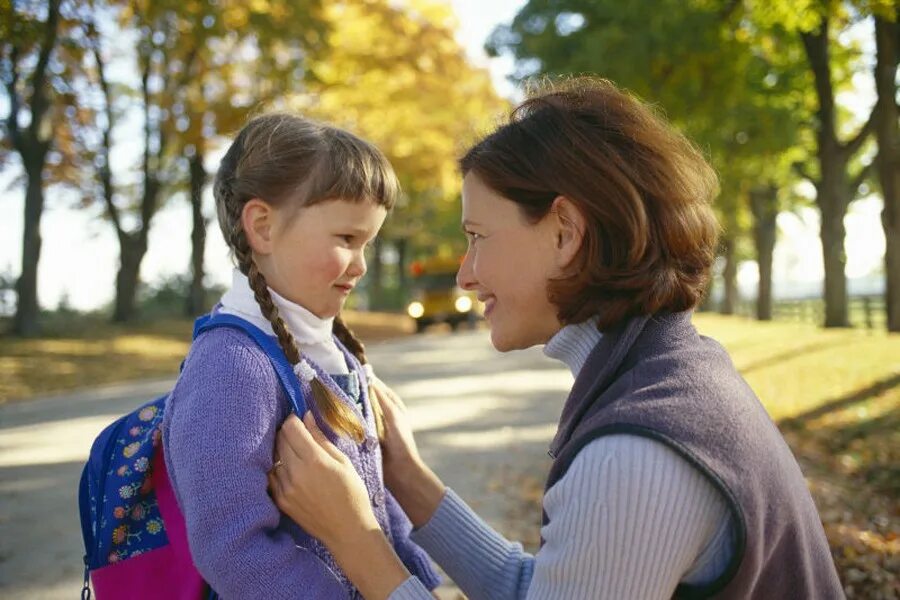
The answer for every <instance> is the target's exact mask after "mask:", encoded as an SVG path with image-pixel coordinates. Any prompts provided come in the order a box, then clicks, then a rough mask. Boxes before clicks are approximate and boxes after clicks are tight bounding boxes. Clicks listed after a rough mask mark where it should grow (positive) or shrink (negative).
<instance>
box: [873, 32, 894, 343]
mask: <svg viewBox="0 0 900 600" xmlns="http://www.w3.org/2000/svg"><path fill="white" fill-rule="evenodd" d="M898 38H900V24H898V23H891V22H890V21H886V20H884V19H881V18H876V19H875V48H876V63H875V89H876V90H877V92H878V100H877V103H876V106H875V110H876V111H877V115H878V117H877V121H876V124H875V135H876V137H877V139H878V156H877V157H876V159H875V164H876V165H877V167H878V180H879V182H880V184H881V192H882V195H883V197H884V209H883V210H882V212H881V223H882V225H883V227H884V238H885V242H886V247H885V252H884V272H885V307H886V309H887V328H888V331H894V332H898V331H900V126H898V124H897V121H898V118H900V114H898V112H900V111H898V110H897V103H896V101H895V96H896V93H897V84H896V82H895V76H896V73H897V65H898V61H900V48H898V46H900V41H898Z"/></svg>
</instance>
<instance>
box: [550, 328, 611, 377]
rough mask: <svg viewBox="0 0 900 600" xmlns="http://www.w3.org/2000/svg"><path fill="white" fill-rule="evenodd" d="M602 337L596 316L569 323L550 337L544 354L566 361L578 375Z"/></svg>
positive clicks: (575, 375)
mask: <svg viewBox="0 0 900 600" xmlns="http://www.w3.org/2000/svg"><path fill="white" fill-rule="evenodd" d="M601 337H603V334H602V333H600V331H599V330H598V329H597V319H596V317H594V318H591V319H588V320H587V321H583V322H581V323H573V324H569V325H566V326H565V327H563V328H562V329H560V330H559V331H557V332H556V334H555V335H554V336H553V337H552V338H550V341H549V342H547V344H546V345H545V346H544V354H545V355H546V356H549V357H550V358H555V359H556V360H559V361H562V362H563V363H565V364H566V366H567V367H569V369H570V370H571V371H572V375H573V376H574V377H578V373H579V372H580V371H581V368H582V367H583V366H584V362H585V361H586V360H587V357H588V355H589V354H590V353H591V350H593V349H594V346H596V345H597V342H599V341H600V338H601Z"/></svg>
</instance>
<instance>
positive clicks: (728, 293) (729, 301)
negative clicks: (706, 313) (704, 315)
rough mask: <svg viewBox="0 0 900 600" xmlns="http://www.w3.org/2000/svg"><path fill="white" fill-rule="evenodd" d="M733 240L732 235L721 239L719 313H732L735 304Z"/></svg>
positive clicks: (735, 268) (734, 253)
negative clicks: (723, 259)
mask: <svg viewBox="0 0 900 600" xmlns="http://www.w3.org/2000/svg"><path fill="white" fill-rule="evenodd" d="M735 246H736V244H735V240H734V238H732V237H725V238H723V239H722V255H723V256H724V257H725V268H724V269H723V270H722V287H723V293H722V303H721V304H720V305H719V313H721V314H723V315H733V314H734V311H735V308H736V306H737V298H738V292H737V258H736V256H735V255H736V252H735Z"/></svg>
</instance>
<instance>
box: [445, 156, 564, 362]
mask: <svg viewBox="0 0 900 600" xmlns="http://www.w3.org/2000/svg"><path fill="white" fill-rule="evenodd" d="M462 220H463V230H464V231H465V233H466V237H467V238H468V241H469V248H468V251H467V252H466V257H465V259H464V260H463V263H462V266H461V267H460V269H459V273H457V275H456V281H457V283H458V284H459V286H460V287H462V288H464V289H466V290H472V291H474V292H476V293H477V294H478V298H479V299H480V300H481V301H482V302H484V303H485V313H484V315H485V318H486V319H487V322H488V323H489V324H490V328H491V342H492V343H493V345H494V347H495V348H496V349H497V350H500V351H501V352H505V351H507V350H517V349H522V348H528V347H530V346H534V345H536V344H544V343H546V342H547V341H548V340H549V339H550V338H551V337H552V336H553V335H554V334H555V333H556V332H557V331H559V329H560V327H561V325H560V323H559V320H558V319H557V317H556V307H554V306H553V305H552V304H551V303H550V301H549V300H548V299H547V282H548V280H549V279H550V278H551V277H554V276H555V275H557V273H558V244H557V239H558V238H557V229H556V227H555V226H554V221H555V220H554V219H553V218H552V217H551V216H550V215H548V216H547V217H545V218H544V219H542V220H541V221H539V222H538V223H536V224H531V223H529V222H528V221H527V220H526V219H525V217H524V216H523V215H522V213H521V211H520V210H519V207H518V205H516V204H515V203H514V202H512V201H511V200H507V199H506V198H504V197H503V196H500V195H499V194H497V193H496V192H494V191H493V190H491V189H490V188H488V187H487V186H486V185H485V184H484V183H483V182H482V181H481V179H479V178H478V176H476V175H474V174H473V173H469V174H468V175H466V177H465V179H464V180H463V189H462Z"/></svg>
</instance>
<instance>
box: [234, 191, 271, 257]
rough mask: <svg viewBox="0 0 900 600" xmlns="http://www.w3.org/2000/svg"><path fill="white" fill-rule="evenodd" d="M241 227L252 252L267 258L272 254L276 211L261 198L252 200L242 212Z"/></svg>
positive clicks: (245, 205)
mask: <svg viewBox="0 0 900 600" xmlns="http://www.w3.org/2000/svg"><path fill="white" fill-rule="evenodd" d="M241 226H242V227H243V229H244V235H246V236H247V242H248V243H249V244H250V248H251V250H253V252H255V253H256V254H259V255H261V256H265V255H268V254H271V253H272V233H273V231H274V227H275V209H274V208H273V207H272V206H271V205H270V204H268V203H267V202H265V201H264V200H260V199H259V198H251V199H250V200H248V201H247V203H246V204H244V208H243V209H242V210H241Z"/></svg>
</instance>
